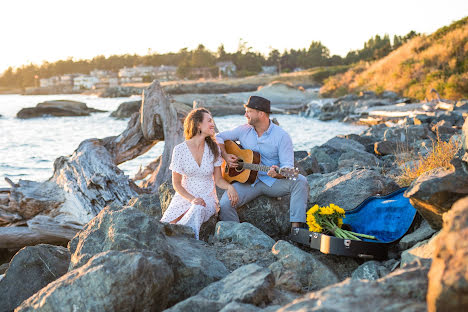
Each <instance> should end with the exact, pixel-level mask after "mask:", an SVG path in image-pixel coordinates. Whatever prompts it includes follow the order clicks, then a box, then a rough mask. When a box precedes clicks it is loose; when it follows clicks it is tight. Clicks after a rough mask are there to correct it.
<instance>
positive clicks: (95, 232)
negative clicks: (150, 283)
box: [69, 206, 228, 305]
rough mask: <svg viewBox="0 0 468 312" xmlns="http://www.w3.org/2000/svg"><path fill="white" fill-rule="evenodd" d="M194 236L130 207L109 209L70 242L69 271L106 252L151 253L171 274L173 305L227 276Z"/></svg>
mask: <svg viewBox="0 0 468 312" xmlns="http://www.w3.org/2000/svg"><path fill="white" fill-rule="evenodd" d="M193 236H194V233H193V231H192V230H191V229H190V228H188V227H187V226H182V225H174V224H164V223H160V222H158V221H156V220H154V218H152V217H150V216H148V215H146V214H144V213H142V212H141V211H138V210H137V209H134V208H132V207H124V208H122V207H112V206H108V207H106V208H105V209H103V210H102V211H101V212H100V213H99V214H98V215H97V216H96V217H95V218H94V219H93V220H91V221H90V222H89V223H88V224H87V225H86V226H85V227H84V229H83V231H82V232H80V233H79V234H77V236H75V237H74V238H73V239H72V240H71V241H70V243H69V249H70V251H71V253H72V260H71V264H70V269H76V268H79V267H81V266H83V265H84V264H85V263H87V262H88V261H89V259H90V258H91V257H93V256H94V255H96V254H98V253H101V252H104V251H108V250H117V251H122V250H128V249H131V250H149V251H152V252H153V253H155V254H156V255H157V256H158V257H160V258H162V259H165V261H166V262H167V263H168V265H169V266H170V267H171V268H172V269H173V271H174V279H175V284H174V287H172V289H171V291H170V293H169V299H168V300H169V305H172V304H175V303H176V302H179V301H181V300H183V299H185V298H187V297H189V296H191V295H193V294H195V293H197V292H198V291H199V290H200V289H202V288H203V287H204V286H206V285H208V284H210V283H212V282H214V281H217V280H219V279H221V278H223V277H224V276H226V275H227V274H228V271H227V270H226V268H225V267H224V265H223V264H222V263H221V262H220V261H218V260H217V259H216V252H215V251H214V250H213V249H211V248H210V247H209V246H207V245H206V244H205V243H203V242H201V241H198V240H195V239H194V238H193ZM187 255H190V257H187Z"/></svg>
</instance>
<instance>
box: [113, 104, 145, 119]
mask: <svg viewBox="0 0 468 312" xmlns="http://www.w3.org/2000/svg"><path fill="white" fill-rule="evenodd" d="M140 107H141V100H138V101H129V102H123V103H121V104H120V105H119V107H118V108H117V110H116V111H113V112H112V113H111V114H110V116H111V117H115V118H128V117H130V116H132V114H134V113H138V112H139V111H140Z"/></svg>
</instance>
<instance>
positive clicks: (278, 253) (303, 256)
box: [270, 240, 339, 290]
mask: <svg viewBox="0 0 468 312" xmlns="http://www.w3.org/2000/svg"><path fill="white" fill-rule="evenodd" d="M272 253H273V254H274V255H275V257H276V258H277V259H278V261H277V262H275V263H273V264H272V265H270V269H271V270H272V272H273V274H274V275H275V279H276V284H277V285H278V284H281V282H282V283H283V284H284V282H285V281H286V282H287V283H289V280H288V279H285V278H284V277H283V276H282V275H285V274H286V275H287V276H288V277H289V276H292V277H293V278H292V280H293V281H294V280H295V279H296V280H297V279H298V281H299V282H300V284H301V286H302V287H303V288H305V289H309V290H312V289H315V290H316V289H321V288H323V287H326V286H329V285H332V284H335V283H337V282H339V278H338V277H337V275H336V273H335V272H334V271H333V270H332V269H331V268H330V267H328V266H326V265H325V264H324V263H322V262H321V261H320V260H318V259H317V258H316V257H315V256H314V255H312V254H310V253H307V252H305V251H302V250H301V249H299V248H297V247H295V246H293V245H292V244H290V243H288V242H286V241H281V240H280V241H278V242H277V243H276V244H275V245H274V246H273V248H272ZM290 272H292V274H291V273H290ZM279 282H280V283H279ZM288 289H290V290H294V288H291V287H289V288H288Z"/></svg>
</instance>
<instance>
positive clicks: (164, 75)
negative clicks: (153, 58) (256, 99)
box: [153, 65, 177, 81]
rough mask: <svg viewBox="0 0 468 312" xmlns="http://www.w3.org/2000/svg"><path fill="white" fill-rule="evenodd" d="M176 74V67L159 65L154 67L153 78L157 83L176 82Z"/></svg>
mask: <svg viewBox="0 0 468 312" xmlns="http://www.w3.org/2000/svg"><path fill="white" fill-rule="evenodd" d="M176 73H177V66H167V65H161V66H159V67H155V75H154V77H153V78H154V79H157V80H159V81H169V80H176V79H177V76H176Z"/></svg>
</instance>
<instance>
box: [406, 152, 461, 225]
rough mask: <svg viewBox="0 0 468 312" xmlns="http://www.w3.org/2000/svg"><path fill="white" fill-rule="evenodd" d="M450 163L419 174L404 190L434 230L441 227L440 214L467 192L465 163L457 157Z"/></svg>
mask: <svg viewBox="0 0 468 312" xmlns="http://www.w3.org/2000/svg"><path fill="white" fill-rule="evenodd" d="M451 163H452V165H453V168H450V169H443V168H438V169H434V170H431V171H429V172H427V173H425V174H423V175H421V176H419V177H418V178H417V179H416V180H415V181H413V183H411V185H410V186H409V187H408V189H407V190H406V191H405V196H406V197H409V199H410V202H411V204H412V205H413V206H414V207H415V208H416V209H417V210H418V211H419V213H420V214H421V216H422V217H423V218H424V219H426V220H427V221H428V222H429V224H430V226H431V227H432V228H433V229H435V230H439V229H440V228H441V227H442V215H443V214H444V213H445V212H447V211H448V210H450V208H451V207H452V205H453V203H454V202H455V201H457V200H458V199H460V198H462V197H464V196H466V195H467V194H468V171H466V170H465V169H464V166H465V165H464V164H463V162H462V161H461V160H460V159H458V158H454V159H453V160H452V162H451Z"/></svg>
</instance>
